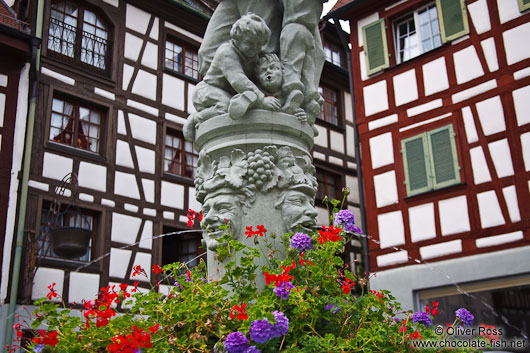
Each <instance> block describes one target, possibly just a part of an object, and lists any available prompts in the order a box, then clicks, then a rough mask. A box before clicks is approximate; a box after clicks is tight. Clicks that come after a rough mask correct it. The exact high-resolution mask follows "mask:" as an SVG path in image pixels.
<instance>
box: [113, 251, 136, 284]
mask: <svg viewBox="0 0 530 353" xmlns="http://www.w3.org/2000/svg"><path fill="white" fill-rule="evenodd" d="M131 254H132V251H131V250H123V249H115V248H111V249H110V264H109V276H110V277H117V278H125V275H126V274H127V266H129V260H130V258H131Z"/></svg>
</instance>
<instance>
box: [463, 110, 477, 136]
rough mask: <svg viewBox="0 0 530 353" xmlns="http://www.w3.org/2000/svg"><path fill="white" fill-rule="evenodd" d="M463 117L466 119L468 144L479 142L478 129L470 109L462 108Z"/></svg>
mask: <svg viewBox="0 0 530 353" xmlns="http://www.w3.org/2000/svg"><path fill="white" fill-rule="evenodd" d="M462 116H463V118H464V127H465V129H466V136H467V142H468V143H473V142H477V141H478V134H477V128H476V127H475V121H474V120H473V113H472V112H471V108H470V107H464V108H462Z"/></svg>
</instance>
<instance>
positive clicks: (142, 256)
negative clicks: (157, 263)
mask: <svg viewBox="0 0 530 353" xmlns="http://www.w3.org/2000/svg"><path fill="white" fill-rule="evenodd" d="M136 265H140V267H142V268H143V269H144V270H145V272H147V278H146V277H145V276H143V275H142V276H134V277H133V276H132V275H133V274H132V272H131V277H129V279H131V280H135V281H142V282H149V281H150V280H151V254H147V253H144V252H137V253H136V257H135V258H134V263H133V266H136Z"/></svg>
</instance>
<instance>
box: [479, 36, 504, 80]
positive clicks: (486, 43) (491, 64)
mask: <svg viewBox="0 0 530 353" xmlns="http://www.w3.org/2000/svg"><path fill="white" fill-rule="evenodd" d="M480 45H481V46H482V51H483V52H484V57H485V58H486V63H487V64H488V70H490V72H493V71H497V70H498V69H499V61H498V60H497V49H496V48H495V40H494V39H493V38H488V39H485V40H483V41H482V42H480Z"/></svg>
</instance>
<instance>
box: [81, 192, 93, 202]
mask: <svg viewBox="0 0 530 353" xmlns="http://www.w3.org/2000/svg"><path fill="white" fill-rule="evenodd" d="M79 200H81V201H86V202H94V196H92V195H90V194H85V193H82V192H81V193H79Z"/></svg>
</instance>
